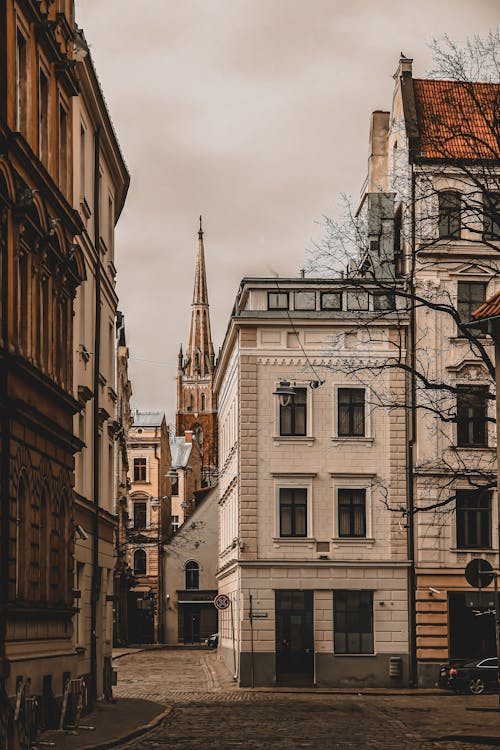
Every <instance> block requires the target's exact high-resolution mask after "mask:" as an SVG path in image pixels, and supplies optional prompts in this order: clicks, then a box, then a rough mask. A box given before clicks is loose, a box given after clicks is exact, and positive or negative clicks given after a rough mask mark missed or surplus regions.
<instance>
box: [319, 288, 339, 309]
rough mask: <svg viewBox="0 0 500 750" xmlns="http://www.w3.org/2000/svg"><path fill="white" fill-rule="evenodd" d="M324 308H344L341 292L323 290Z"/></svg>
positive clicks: (322, 307) (322, 303) (322, 305)
mask: <svg viewBox="0 0 500 750" xmlns="http://www.w3.org/2000/svg"><path fill="white" fill-rule="evenodd" d="M321 309H322V310H342V293H341V292H321Z"/></svg>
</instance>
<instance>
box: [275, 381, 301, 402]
mask: <svg viewBox="0 0 500 750" xmlns="http://www.w3.org/2000/svg"><path fill="white" fill-rule="evenodd" d="M296 395H297V392H296V390H295V389H294V388H293V387H292V386H291V384H290V381H289V380H280V382H279V384H278V386H277V387H276V390H275V391H273V396H278V397H279V400H280V404H281V406H288V405H289V404H290V403H291V402H292V401H293V399H294V398H295V396H296Z"/></svg>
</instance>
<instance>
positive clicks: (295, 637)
mask: <svg viewBox="0 0 500 750" xmlns="http://www.w3.org/2000/svg"><path fill="white" fill-rule="evenodd" d="M313 679H314V635H313V592H312V591H299V590H296V589H293V590H284V591H276V681H277V682H279V683H286V684H288V685H292V684H293V685H311V684H312V682H313Z"/></svg>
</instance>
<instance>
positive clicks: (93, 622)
mask: <svg viewBox="0 0 500 750" xmlns="http://www.w3.org/2000/svg"><path fill="white" fill-rule="evenodd" d="M100 135H101V129H100V127H97V128H96V131H95V134H94V248H95V253H96V256H97V257H96V265H95V316H94V317H95V332H94V373H93V386H94V402H93V406H94V414H93V417H94V441H93V454H94V455H93V463H94V471H93V475H94V476H93V479H94V486H93V500H94V519H93V520H94V523H93V529H92V588H91V596H90V674H91V678H92V685H91V691H92V698H93V699H96V698H97V607H98V603H99V596H100V588H101V581H100V578H99V478H100V476H99V470H100V460H99V459H100V455H99V449H100V438H99V363H100V353H101V257H100V255H101V250H100V246H99V245H100V242H99V238H100V195H99V146H100Z"/></svg>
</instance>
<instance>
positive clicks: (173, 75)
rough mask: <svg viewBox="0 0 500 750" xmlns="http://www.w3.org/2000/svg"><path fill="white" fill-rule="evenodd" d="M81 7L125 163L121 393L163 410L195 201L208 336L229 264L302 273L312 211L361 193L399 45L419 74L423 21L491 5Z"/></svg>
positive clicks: (91, 0) (216, 0)
mask: <svg viewBox="0 0 500 750" xmlns="http://www.w3.org/2000/svg"><path fill="white" fill-rule="evenodd" d="M76 15H77V22H78V24H79V25H80V26H82V27H83V29H84V30H85V34H86V38H87V40H88V42H89V43H90V46H91V49H92V55H93V58H94V62H95V64H96V67H97V71H98V74H99V77H100V80H101V83H102V86H103V89H104V93H105V96H106V100H107V102H108V106H109V109H110V112H111V117H112V119H113V121H114V124H115V128H116V131H117V133H118V137H119V140H120V143H121V146H122V149H123V152H124V154H125V159H126V161H127V164H128V167H129V170H130V173H131V178H132V182H131V187H130V192H129V195H128V199H127V203H126V205H125V209H124V212H123V214H122V217H121V219H120V222H119V224H118V231H117V241H116V265H117V267H118V293H119V296H120V308H121V309H122V310H123V311H124V313H125V315H126V323H127V335H128V343H129V347H130V355H131V361H130V373H131V379H132V387H133V392H134V397H133V399H134V407H138V408H152V407H154V408H161V409H164V410H165V411H166V413H167V418H168V419H171V418H172V417H173V414H174V411H175V397H176V396H175V376H176V372H177V352H178V350H179V344H180V343H181V342H182V343H183V344H184V345H185V343H186V341H187V337H188V329H189V320H190V304H191V297H192V288H193V273H194V262H195V252H196V237H197V234H196V233H197V225H198V215H199V214H200V213H202V214H203V217H204V229H205V252H206V261H207V275H208V289H209V296H210V310H211V321H212V332H213V339H214V346H215V348H216V351H217V349H218V347H219V346H220V344H221V343H222V339H223V336H224V332H225V329H226V326H227V323H228V318H229V314H230V311H231V307H232V303H233V301H234V296H235V294H236V291H237V288H238V284H239V281H240V279H241V278H242V277H243V276H248V275H273V274H274V273H278V274H279V275H281V276H284V275H289V274H292V275H295V274H297V273H298V270H299V268H300V267H301V266H302V265H303V263H304V255H305V253H304V251H305V248H307V247H310V245H311V240H312V238H314V237H318V233H319V228H318V225H317V223H316V222H317V221H318V220H319V219H320V218H321V216H322V215H323V214H325V213H326V214H335V212H336V211H337V209H338V205H339V195H340V193H342V192H347V193H352V194H353V195H357V194H358V193H359V190H360V188H361V184H362V181H363V179H364V176H365V171H366V160H367V150H368V128H369V117H370V113H371V111H372V110H373V109H390V106H391V98H392V91H393V80H392V74H393V73H394V71H395V69H396V66H397V62H398V59H399V54H400V52H401V51H403V52H404V54H405V55H406V56H407V57H413V58H414V60H415V62H414V73H415V75H417V76H419V75H424V74H425V72H426V71H427V70H428V69H429V68H430V65H431V58H430V53H429V50H428V48H427V43H428V41H429V39H430V38H431V37H433V36H441V35H443V34H444V33H448V34H449V35H450V36H452V37H454V38H456V39H459V40H463V39H465V37H466V36H467V35H471V34H474V33H478V34H481V35H483V34H485V33H486V32H487V31H488V30H489V29H490V28H493V27H495V26H496V25H497V24H498V22H499V15H500V14H499V4H498V0H475V2H470V0H414V1H413V2H411V3H410V2H403V1H402V0H379V2H374V0H350V1H347V0H345V1H341V0H147V2H145V1H144V0H143V2H137V1H136V0H106V2H103V0H76ZM144 360H152V361H150V362H147V361H144ZM158 363H163V364H158Z"/></svg>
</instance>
